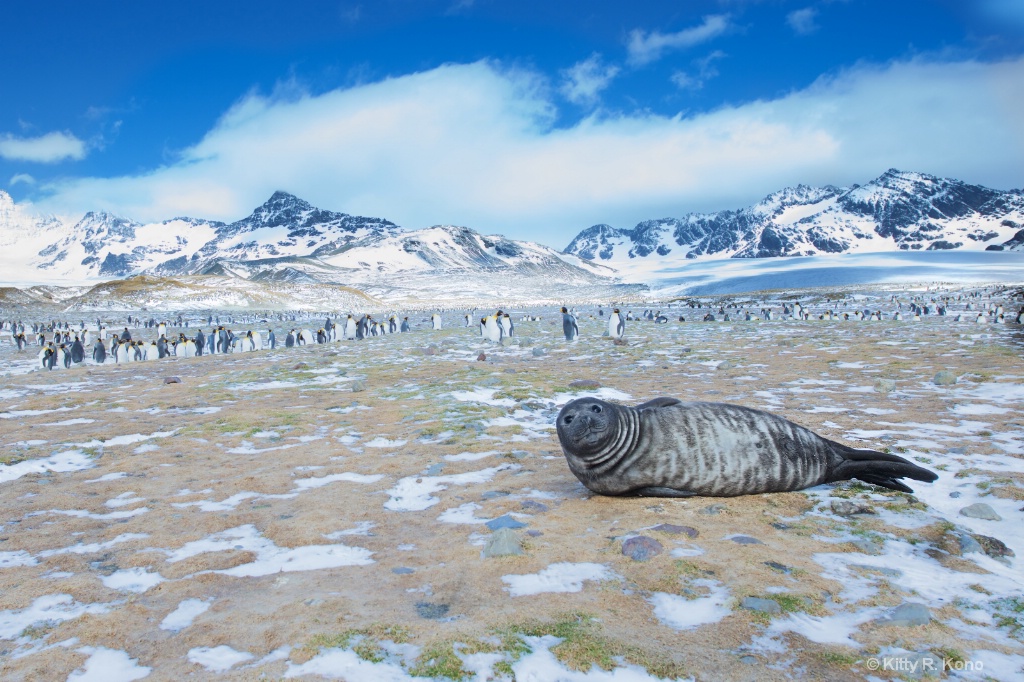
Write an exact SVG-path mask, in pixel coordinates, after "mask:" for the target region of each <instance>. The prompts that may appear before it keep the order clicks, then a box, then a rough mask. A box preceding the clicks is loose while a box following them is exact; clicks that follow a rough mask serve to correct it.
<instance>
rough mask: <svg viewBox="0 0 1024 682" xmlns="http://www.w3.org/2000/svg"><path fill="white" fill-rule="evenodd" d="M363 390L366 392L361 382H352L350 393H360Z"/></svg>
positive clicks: (364, 385)
mask: <svg viewBox="0 0 1024 682" xmlns="http://www.w3.org/2000/svg"><path fill="white" fill-rule="evenodd" d="M365 390H366V384H365V383H363V382H362V381H353V382H352V392H353V393H362V392H363V391H365Z"/></svg>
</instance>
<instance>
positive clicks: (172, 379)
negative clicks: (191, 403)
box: [164, 377, 181, 384]
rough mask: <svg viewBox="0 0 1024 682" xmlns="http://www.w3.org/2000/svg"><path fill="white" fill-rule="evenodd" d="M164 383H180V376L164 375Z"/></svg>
mask: <svg viewBox="0 0 1024 682" xmlns="http://www.w3.org/2000/svg"><path fill="white" fill-rule="evenodd" d="M164 383H165V384H180V383H181V377H164Z"/></svg>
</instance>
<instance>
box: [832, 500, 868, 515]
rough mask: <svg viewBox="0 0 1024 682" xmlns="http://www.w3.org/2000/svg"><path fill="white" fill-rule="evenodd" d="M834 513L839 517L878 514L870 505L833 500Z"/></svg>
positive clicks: (852, 501) (853, 501) (854, 501)
mask: <svg viewBox="0 0 1024 682" xmlns="http://www.w3.org/2000/svg"><path fill="white" fill-rule="evenodd" d="M831 507H832V511H833V512H835V513H836V514H838V515H839V516H853V515H854V514H875V513H877V512H876V511H875V509H874V507H872V506H871V505H869V504H864V503H863V502H858V501H856V500H832V503H831Z"/></svg>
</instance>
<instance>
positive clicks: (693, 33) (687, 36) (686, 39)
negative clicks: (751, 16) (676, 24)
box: [626, 14, 732, 66]
mask: <svg viewBox="0 0 1024 682" xmlns="http://www.w3.org/2000/svg"><path fill="white" fill-rule="evenodd" d="M731 26H732V25H731V24H730V22H729V15H728V14H711V15H708V16H706V17H704V21H703V22H702V23H701V24H700V25H699V26H694V27H692V28H687V29H683V30H682V31H679V32H678V33H662V32H660V31H651V32H650V33H645V32H644V31H641V30H640V29H634V30H633V31H631V32H630V34H629V40H628V41H627V42H626V50H627V51H628V53H629V58H628V61H629V63H630V64H632V65H634V66H641V65H643V64H647V63H649V62H653V61H657V60H659V59H661V57H662V56H663V55H664V53H665V52H668V51H670V50H682V49H685V48H688V47H693V46H694V45H700V44H701V43H706V42H707V41H709V40H712V39H714V38H717V37H718V36H720V35H722V34H723V33H725V32H726V31H728V30H729V29H730V28H731Z"/></svg>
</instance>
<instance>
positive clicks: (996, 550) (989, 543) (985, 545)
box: [971, 534, 1016, 565]
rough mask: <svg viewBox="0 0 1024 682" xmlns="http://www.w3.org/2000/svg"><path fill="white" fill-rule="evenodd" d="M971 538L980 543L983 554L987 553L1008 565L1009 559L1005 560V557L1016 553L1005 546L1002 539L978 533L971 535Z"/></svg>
mask: <svg viewBox="0 0 1024 682" xmlns="http://www.w3.org/2000/svg"><path fill="white" fill-rule="evenodd" d="M971 538H973V539H974V541H975V542H977V543H978V544H979V545H981V551H983V552H985V554H988V555H989V556H990V557H992V558H993V559H995V560H996V561H1001V562H1002V563H1004V564H1007V565H1009V561H1007V559H1006V557H1012V556H1016V554H1014V553H1013V550H1012V549H1010V548H1009V547H1007V546H1006V544H1005V543H1004V542H1003V541H1002V540H997V539H996V538H993V537H989V536H988V535H978V534H973V535H971Z"/></svg>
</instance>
